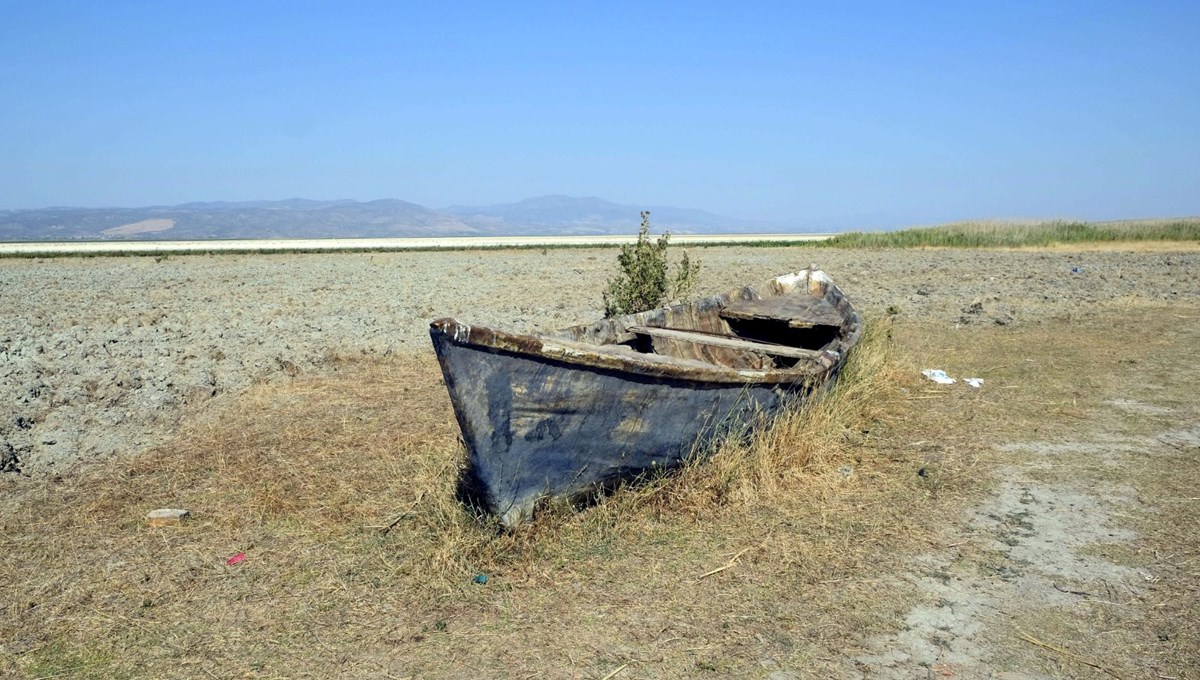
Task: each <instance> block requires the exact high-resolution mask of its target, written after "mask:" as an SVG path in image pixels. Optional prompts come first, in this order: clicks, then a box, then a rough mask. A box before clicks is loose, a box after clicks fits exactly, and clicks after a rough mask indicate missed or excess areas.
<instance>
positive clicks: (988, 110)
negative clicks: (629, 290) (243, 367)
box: [0, 0, 1200, 228]
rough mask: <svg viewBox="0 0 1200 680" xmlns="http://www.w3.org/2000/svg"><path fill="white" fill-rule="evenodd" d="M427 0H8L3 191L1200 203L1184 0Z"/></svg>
mask: <svg viewBox="0 0 1200 680" xmlns="http://www.w3.org/2000/svg"><path fill="white" fill-rule="evenodd" d="M439 4H440V3H432V2H380V3H368V2H349V3H328V4H326V3H307V2H288V3H271V2H261V3H260V2H250V3H175V2H146V3H124V2H79V3H63V2H52V1H45V2H26V1H20V2H13V1H10V0H3V1H0V50H2V55H0V57H2V58H0V208H32V207H44V206H49V205H82V206H103V205H123V206H133V205H150V204H170V203H179V202H185V201H193V200H255V199H276V198H287V197H293V196H302V197H307V198H357V199H361V200H369V199H375V198H401V199H404V200H409V201H413V202H416V203H420V204H422V205H426V206H429V207H440V206H444V205H448V204H454V203H493V202H507V201H515V200H519V199H522V198H526V197H530V196H537V195H542V194H551V193H561V194H569V195H577V196H584V195H595V196H600V197H603V198H607V199H610V200H613V201H617V202H621V203H629V204H633V205H639V206H640V205H677V206H682V207H695V208H702V209H706V210H710V211H713V212H718V213H722V214H727V215H733V216H738V217H746V218H756V219H767V220H774V221H777V222H785V223H788V224H792V225H795V226H800V227H806V228H817V227H822V226H828V227H830V228H847V227H890V226H897V225H902V224H923V223H933V222H941V221H948V220H956V219H964V218H989V217H1076V218H1083V219H1109V218H1122V217H1136V216H1168V215H1171V216H1175V215H1185V214H1188V215H1196V214H1200V42H1197V41H1198V40H1200V38H1198V36H1200V2H1196V0H1189V1H1185V2H1128V3H1105V2H993V3H955V2H945V3H905V2H882V3H869V2H865V3H857V4H853V5H852V4H851V3H812V4H806V3H782V2H769V3H768V2H764V3H754V2H711V3H710V2H678V3H659V2H617V1H611V0H610V1H608V2H598V3H588V4H584V3H567V2H554V3H544V4H539V3H534V2H524V3H491V2H488V3H482V2H480V3H472V2H460V3H445V4H446V6H445V7H439V6H437V5H439ZM217 5H220V6H217ZM835 5H836V7H834V6H835Z"/></svg>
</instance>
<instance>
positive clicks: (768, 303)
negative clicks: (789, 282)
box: [721, 295, 845, 328]
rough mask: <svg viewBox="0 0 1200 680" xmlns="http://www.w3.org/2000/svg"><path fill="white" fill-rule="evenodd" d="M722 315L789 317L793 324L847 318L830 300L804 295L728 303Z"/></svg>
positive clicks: (825, 323) (803, 325)
mask: <svg viewBox="0 0 1200 680" xmlns="http://www.w3.org/2000/svg"><path fill="white" fill-rule="evenodd" d="M721 318H723V319H733V320H737V321H753V320H776V321H786V322H787V325H788V326H789V327H791V328H812V327H813V326H840V325H842V322H843V321H844V320H845V319H844V317H843V316H842V314H841V313H840V312H839V311H838V310H837V308H836V307H834V306H833V305H832V304H831V303H830V302H829V301H828V300H826V299H824V298H818V297H806V296H803V295H780V296H777V297H766V298H762V299H759V300H747V301H745V302H737V303H734V304H730V305H727V306H726V307H725V308H724V309H722V310H721Z"/></svg>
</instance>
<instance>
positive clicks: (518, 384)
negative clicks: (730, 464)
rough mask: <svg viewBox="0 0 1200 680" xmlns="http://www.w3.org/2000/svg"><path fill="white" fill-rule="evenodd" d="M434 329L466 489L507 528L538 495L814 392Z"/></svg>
mask: <svg viewBox="0 0 1200 680" xmlns="http://www.w3.org/2000/svg"><path fill="white" fill-rule="evenodd" d="M430 334H431V336H432V339H433V345H434V348H435V350H436V352H437V356H438V360H439V363H440V364H441V367H442V372H443V375H444V377H445V381H446V386H447V389H448V390H449V392H450V394H451V401H452V402H453V405H454V412H455V416H456V418H457V419H458V423H459V426H460V427H461V429H462V432H463V438H464V440H465V443H466V447H467V450H468V452H469V458H468V466H467V470H466V473H465V475H466V476H465V480H464V481H465V488H466V489H467V490H468V494H469V496H470V497H471V498H472V500H473V501H474V502H475V503H477V504H479V505H481V506H483V508H484V509H486V510H487V511H489V512H492V513H494V514H496V515H498V516H499V517H500V519H501V521H502V522H503V523H504V524H505V525H506V526H512V525H515V524H518V523H520V522H521V521H523V520H525V519H527V518H528V517H529V516H530V515H531V514H532V512H533V508H534V506H535V504H536V503H537V502H538V500H539V499H541V498H544V497H549V496H555V497H558V496H566V497H580V496H584V495H587V494H590V493H594V492H596V491H597V490H599V489H602V488H605V487H611V486H613V485H615V484H616V483H617V482H619V481H621V480H628V479H635V478H638V477H639V476H643V475H647V474H651V473H654V472H656V471H659V470H665V469H670V468H672V467H676V466H678V465H679V464H680V463H681V462H682V461H684V460H686V459H687V458H688V456H689V455H692V454H693V452H695V451H698V450H702V449H703V448H704V447H707V446H708V445H710V444H711V442H712V441H713V439H714V438H715V437H718V436H723V435H725V434H727V433H728V432H730V431H736V430H739V429H744V428H746V427H747V426H748V425H750V424H751V423H753V422H755V419H756V418H763V417H768V416H770V415H771V414H772V413H774V412H775V411H777V410H778V409H779V408H780V407H781V406H782V405H783V404H784V403H785V402H788V401H791V400H794V399H796V398H797V397H799V396H802V395H803V394H805V393H806V392H807V391H808V389H809V383H808V382H807V381H800V382H791V383H774V384H771V383H757V384H755V383H743V384H738V383H714V382H710V381H703V380H687V379H680V378H677V377H670V376H654V375H644V374H637V373H631V372H626V371H620V370H613V369H608V368H602V367H595V366H586V365H582V366H581V365H578V364H573V363H569V362H563V361H556V360H554V359H551V358H548V357H546V356H544V355H542V354H539V353H533V352H518V351H508V350H503V349H497V348H495V347H488V346H481V345H477V344H472V343H470V342H467V341H464V340H462V339H461V338H458V337H456V335H455V334H453V333H447V332H445V331H444V330H442V329H439V328H436V327H435V328H433V329H431V331H430Z"/></svg>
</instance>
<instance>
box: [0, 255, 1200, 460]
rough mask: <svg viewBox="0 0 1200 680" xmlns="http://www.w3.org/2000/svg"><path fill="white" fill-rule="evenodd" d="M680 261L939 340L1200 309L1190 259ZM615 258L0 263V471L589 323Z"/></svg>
mask: <svg viewBox="0 0 1200 680" xmlns="http://www.w3.org/2000/svg"><path fill="white" fill-rule="evenodd" d="M690 252H691V253H692V255H693V256H694V257H698V258H699V259H700V260H701V262H702V263H703V267H704V268H703V270H702V272H701V279H702V284H703V287H704V289H705V290H704V291H703V292H718V291H721V290H725V289H728V288H730V287H733V286H736V285H740V284H744V283H751V282H757V281H760V280H765V279H766V278H768V277H770V276H774V275H777V274H781V273H784V272H787V271H792V270H796V269H800V268H803V267H806V266H808V265H809V263H810V262H816V263H818V264H819V265H820V266H821V267H822V268H824V269H825V270H826V271H827V272H829V274H830V275H831V276H832V277H833V278H834V280H835V281H836V282H837V283H838V284H839V285H841V286H842V288H843V289H845V290H846V291H847V293H848V294H849V295H850V296H851V298H852V299H853V300H855V301H856V303H857V304H858V305H859V306H860V307H861V308H863V309H864V310H865V311H867V312H868V313H871V312H875V313H883V312H884V311H885V310H888V309H889V308H892V310H893V311H897V310H898V311H899V312H900V313H901V314H902V315H905V316H909V317H913V318H922V319H932V320H937V321H943V322H945V323H947V324H948V325H956V324H959V325H960V324H964V323H965V324H993V323H999V324H1008V323H1017V324H1028V323H1041V322H1044V321H1046V320H1048V319H1052V318H1055V317H1063V316H1074V317H1084V316H1087V315H1089V314H1092V313H1094V312H1095V311H1096V310H1097V308H1098V307H1100V306H1103V305H1110V304H1126V303H1128V302H1129V301H1130V300H1131V299H1133V298H1132V296H1138V297H1139V298H1142V299H1151V300H1158V301H1161V300H1171V299H1182V298H1191V299H1195V298H1196V297H1198V296H1200V255H1197V254H1195V253H1186V252H1185V253H1143V254H1134V253H1113V252H1095V253H1069V254H1067V253H1044V254H1036V253H1034V254H1031V253H1011V252H990V253H989V252H977V251H957V250H899V251H839V250H816V249H810V248H729V247H723V248H692V249H690ZM614 261H615V252H614V251H613V250H611V249H598V250H577V249H572V250H551V251H548V252H546V253H545V254H543V253H541V252H539V251H536V250H525V251H478V252H444V253H395V254H330V255H263V256H233V255H229V256H189V257H170V258H159V259H156V258H151V257H128V258H76V259H49V260H21V259H5V260H0V403H3V404H4V405H5V408H3V409H0V470H3V471H5V472H9V473H12V472H19V473H22V474H26V475H34V476H37V475H44V474H47V473H56V474H57V473H61V472H62V471H64V470H65V469H67V468H69V467H70V466H71V465H72V464H73V463H75V462H77V461H86V460H94V459H99V458H104V457H108V456H112V455H114V454H127V453H133V452H136V451H138V450H140V449H142V448H144V447H145V446H148V445H150V444H153V443H154V442H156V441H158V440H160V439H161V438H162V437H163V436H166V435H167V434H169V433H170V432H171V431H172V430H173V428H174V427H175V426H176V425H177V423H178V422H179V419H180V418H181V416H182V415H183V414H184V413H187V412H189V411H195V410H196V409H199V408H203V407H204V406H205V404H206V402H208V401H209V400H211V399H213V398H214V397H219V396H220V395H228V394H234V393H237V392H238V391H240V390H242V389H243V388H245V387H246V386H248V385H250V384H251V383H253V382H254V381H258V380H264V379H287V376H289V375H294V374H296V373H298V372H301V371H311V370H319V368H320V366H321V365H322V364H323V363H324V362H326V361H327V360H328V359H329V358H330V357H334V356H356V355H363V354H366V355H384V354H389V353H418V352H428V351H429V348H428V337H427V328H428V322H429V321H430V320H431V319H434V318H437V317H440V316H457V317H459V318H461V319H463V320H466V321H470V322H472V323H479V324H485V325H499V326H503V327H505V328H509V329H513V330H517V331H529V330H534V329H538V328H543V329H550V328H557V327H561V326H566V325H570V324H573V323H579V322H583V321H587V320H590V319H593V318H596V317H597V316H598V314H599V310H600V308H601V302H600V295H599V292H600V291H601V290H602V288H603V286H604V282H605V279H606V278H607V277H608V276H610V275H611V274H612V270H613V266H614ZM1072 267H1080V268H1082V270H1083V273H1082V274H1076V273H1072V271H1071V269H1072ZM964 310H968V311H964ZM1126 407H1133V405H1132V404H1129V405H1126Z"/></svg>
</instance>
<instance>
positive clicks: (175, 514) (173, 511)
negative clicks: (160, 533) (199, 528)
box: [146, 508, 192, 527]
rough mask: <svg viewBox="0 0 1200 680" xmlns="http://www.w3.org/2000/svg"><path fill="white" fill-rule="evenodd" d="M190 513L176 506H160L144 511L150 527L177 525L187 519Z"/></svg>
mask: <svg viewBox="0 0 1200 680" xmlns="http://www.w3.org/2000/svg"><path fill="white" fill-rule="evenodd" d="M191 516H192V513H190V512H188V511H187V510H180V509H178V508H160V509H158V510H151V511H150V512H148V513H146V521H147V522H149V523H150V526H152V527H171V526H179V525H180V524H183V523H184V522H186V521H187V519H188V518H189V517H191Z"/></svg>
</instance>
